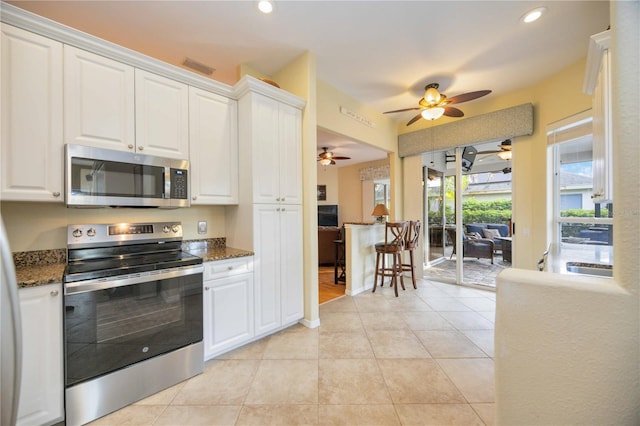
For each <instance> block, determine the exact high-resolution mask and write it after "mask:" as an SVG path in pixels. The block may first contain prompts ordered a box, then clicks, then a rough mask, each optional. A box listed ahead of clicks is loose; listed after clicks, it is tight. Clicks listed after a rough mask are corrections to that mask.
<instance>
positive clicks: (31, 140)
mask: <svg viewBox="0 0 640 426" xmlns="http://www.w3.org/2000/svg"><path fill="white" fill-rule="evenodd" d="M1 28H2V53H1V55H2V64H1V71H0V77H1V81H2V83H1V84H2V86H1V90H2V101H1V102H2V104H1V105H2V118H1V120H2V124H1V125H2V136H1V137H2V140H1V145H2V148H1V157H2V158H1V161H2V171H1V172H0V173H1V182H2V183H1V198H2V200H4V201H9V200H11V201H51V202H63V199H64V197H63V196H62V192H63V188H64V183H63V174H62V165H63V159H64V149H63V143H62V44H61V43H59V42H57V41H53V40H50V39H48V38H45V37H42V36H39V35H36V34H33V33H30V32H27V31H24V30H22V29H19V28H15V27H13V26H10V25H6V24H2V27H1Z"/></svg>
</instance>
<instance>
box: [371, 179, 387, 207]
mask: <svg viewBox="0 0 640 426" xmlns="http://www.w3.org/2000/svg"><path fill="white" fill-rule="evenodd" d="M378 204H384V205H385V206H386V207H387V208H390V207H391V203H390V202H389V183H385V182H381V181H375V183H374V184H373V207H375V206H377V205H378ZM373 207H372V208H373Z"/></svg>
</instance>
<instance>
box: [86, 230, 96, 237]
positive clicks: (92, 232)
mask: <svg viewBox="0 0 640 426" xmlns="http://www.w3.org/2000/svg"><path fill="white" fill-rule="evenodd" d="M95 236H96V229H95V228H89V230H88V231H87V237H95Z"/></svg>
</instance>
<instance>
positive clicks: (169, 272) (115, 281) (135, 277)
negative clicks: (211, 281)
mask: <svg viewBox="0 0 640 426" xmlns="http://www.w3.org/2000/svg"><path fill="white" fill-rule="evenodd" d="M201 273H204V266H203V265H197V266H183V267H180V268H172V269H162V270H159V271H149V272H141V273H137V274H129V275H121V276H117V277H107V278H98V279H95V280H88V281H79V282H75V283H66V284H65V285H64V294H65V295H69V294H78V293H85V292H88V291H98V290H106V289H109V288H115V287H122V286H126V285H134V284H142V283H147V282H150V281H158V280H166V279H171V278H179V277H184V276H187V275H194V274H201Z"/></svg>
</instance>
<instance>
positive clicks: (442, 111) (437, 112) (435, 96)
mask: <svg viewBox="0 0 640 426" xmlns="http://www.w3.org/2000/svg"><path fill="white" fill-rule="evenodd" d="M438 87H440V85H439V84H438V83H430V84H427V85H426V86H425V88H424V97H423V98H421V99H420V100H419V101H418V104H419V105H420V106H418V107H413V108H403V109H396V110H393V111H386V112H384V114H391V113H394V112H405V111H417V110H420V113H419V114H418V115H416V116H415V117H413V118H412V119H411V120H409V122H408V123H407V126H410V125H411V124H413V123H415V122H416V121H418V120H419V119H420V118H424V119H425V120H437V119H438V118H440V117H442V116H443V115H446V116H447V117H463V116H464V113H463V112H462V111H461V110H459V109H458V108H455V107H452V106H450V105H453V104H461V103H463V102H468V101H472V100H474V99H478V98H481V97H482V96H486V95H488V94H489V93H491V90H478V91H476V92H468V93H463V94H461V95H458V96H454V97H453V98H447V97H446V96H445V95H444V94H443V93H440V92H438Z"/></svg>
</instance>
